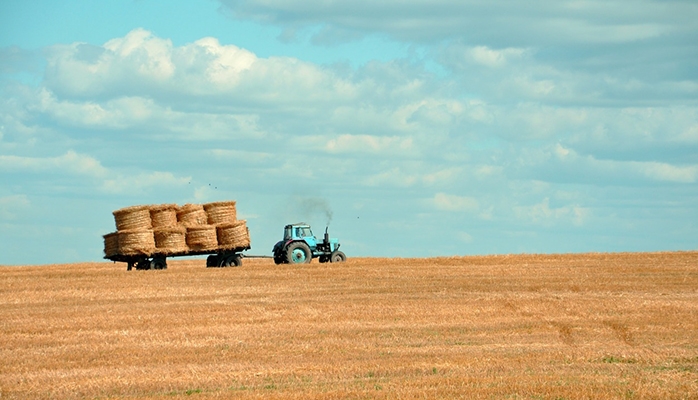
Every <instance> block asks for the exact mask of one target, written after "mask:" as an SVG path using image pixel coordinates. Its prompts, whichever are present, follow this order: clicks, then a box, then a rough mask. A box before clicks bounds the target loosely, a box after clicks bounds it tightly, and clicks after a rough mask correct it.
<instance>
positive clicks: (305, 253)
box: [286, 242, 313, 264]
mask: <svg viewBox="0 0 698 400" xmlns="http://www.w3.org/2000/svg"><path fill="white" fill-rule="evenodd" d="M312 259H313V255H312V254H311V253H310V247H308V245H307V244H305V243H304V242H293V243H291V244H290V245H288V247H287V248H286V260H287V262H288V263H289V264H301V263H306V264H307V263H309V262H310V260H312Z"/></svg>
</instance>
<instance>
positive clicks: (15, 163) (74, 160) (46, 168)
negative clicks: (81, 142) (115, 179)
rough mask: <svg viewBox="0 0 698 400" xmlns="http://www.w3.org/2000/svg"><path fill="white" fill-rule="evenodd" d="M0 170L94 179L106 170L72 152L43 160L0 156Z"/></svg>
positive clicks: (96, 161)
mask: <svg viewBox="0 0 698 400" xmlns="http://www.w3.org/2000/svg"><path fill="white" fill-rule="evenodd" d="M0 169H3V170H6V171H28V172H43V173H45V172H56V171H62V172H68V173H71V174H75V175H83V176H92V177H95V178H101V177H104V176H105V175H106V173H107V169H106V168H104V167H103V166H102V164H101V163H100V162H99V161H98V160H96V159H94V158H92V157H90V156H87V155H84V154H78V153H76V152H75V151H73V150H69V151H68V152H66V153H65V154H63V155H61V156H57V157H43V158H42V157H22V156H12V155H0Z"/></svg>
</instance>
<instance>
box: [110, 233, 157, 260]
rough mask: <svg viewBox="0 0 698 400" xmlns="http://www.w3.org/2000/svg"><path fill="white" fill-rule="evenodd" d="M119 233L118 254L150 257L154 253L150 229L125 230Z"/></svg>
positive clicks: (153, 239)
mask: <svg viewBox="0 0 698 400" xmlns="http://www.w3.org/2000/svg"><path fill="white" fill-rule="evenodd" d="M118 233H119V254H122V255H125V256H135V255H151V254H153V253H154V252H155V237H154V236H153V230H152V229H127V230H121V231H119V232H118Z"/></svg>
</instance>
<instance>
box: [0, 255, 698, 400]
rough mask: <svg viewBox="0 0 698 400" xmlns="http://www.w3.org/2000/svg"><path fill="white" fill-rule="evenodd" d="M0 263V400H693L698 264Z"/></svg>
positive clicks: (502, 259) (611, 259) (697, 385)
mask: <svg viewBox="0 0 698 400" xmlns="http://www.w3.org/2000/svg"><path fill="white" fill-rule="evenodd" d="M168 263H169V269H168V270H165V271H135V270H134V271H130V272H127V271H126V268H125V265H124V264H121V263H118V264H112V263H109V262H103V263H84V264H71V265H47V266H28V267H1V268H0V343H2V344H1V346H0V398H1V399H11V398H161V399H171V398H197V399H206V398H280V399H291V398H293V399H313V398H397V399H413V398H510V399H583V398H629V399H633V398H637V399H646V398H656V399H665V398H673V399H682V398H685V399H689V398H698V252H674V253H622V254H574V255H513V256H483V257H458V258H431V259H385V258H363V259H351V258H350V259H349V261H348V262H347V263H343V264H319V263H317V261H313V263H311V264H303V265H292V266H288V265H287V266H277V265H274V264H273V262H271V261H270V260H259V259H257V260H251V259H246V260H245V264H244V266H242V267H239V268H226V269H210V268H208V269H207V268H205V267H204V264H205V261H204V260H200V259H178V260H170V261H169V262H168Z"/></svg>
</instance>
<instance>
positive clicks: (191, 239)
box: [187, 225, 218, 251]
mask: <svg viewBox="0 0 698 400" xmlns="http://www.w3.org/2000/svg"><path fill="white" fill-rule="evenodd" d="M187 246H189V248H190V249H191V250H203V251H206V250H215V249H217V248H218V239H217V237H216V227H215V226H213V225H199V226H188V227H187Z"/></svg>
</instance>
